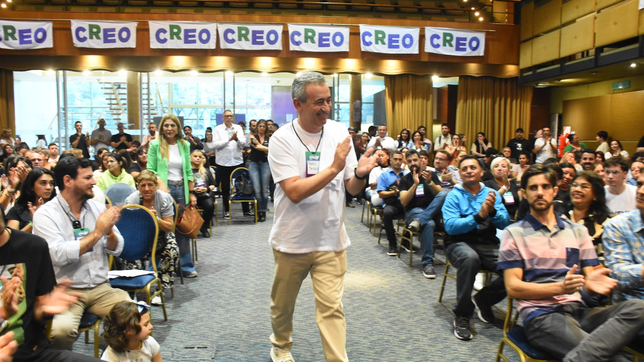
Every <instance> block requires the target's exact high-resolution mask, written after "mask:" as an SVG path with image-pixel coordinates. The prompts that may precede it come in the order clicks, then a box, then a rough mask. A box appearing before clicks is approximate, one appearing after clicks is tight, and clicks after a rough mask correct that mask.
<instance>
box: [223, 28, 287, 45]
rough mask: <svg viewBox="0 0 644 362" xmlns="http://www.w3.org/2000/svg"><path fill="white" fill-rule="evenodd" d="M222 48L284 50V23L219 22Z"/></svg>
mask: <svg viewBox="0 0 644 362" xmlns="http://www.w3.org/2000/svg"><path fill="white" fill-rule="evenodd" d="M217 28H218V29H219V44H220V46H221V48H222V49H239V50H282V29H283V26H282V25H253V24H219V25H218V26H217Z"/></svg>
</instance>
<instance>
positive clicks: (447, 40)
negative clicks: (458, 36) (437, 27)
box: [443, 33, 454, 48]
mask: <svg viewBox="0 0 644 362" xmlns="http://www.w3.org/2000/svg"><path fill="white" fill-rule="evenodd" d="M452 40H454V34H452V33H443V46H444V47H446V46H448V45H449V47H450V48H453V47H454V46H453V45H452Z"/></svg>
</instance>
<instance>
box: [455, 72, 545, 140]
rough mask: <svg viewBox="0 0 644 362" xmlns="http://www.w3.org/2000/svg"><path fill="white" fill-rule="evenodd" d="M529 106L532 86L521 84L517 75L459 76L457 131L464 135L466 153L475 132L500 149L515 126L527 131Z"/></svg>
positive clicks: (509, 137) (514, 129) (528, 126)
mask: <svg viewBox="0 0 644 362" xmlns="http://www.w3.org/2000/svg"><path fill="white" fill-rule="evenodd" d="M531 105H532V87H530V86H520V85H519V84H518V81H517V79H516V78H511V79H498V78H491V77H481V78H474V77H460V78H459V80H458V105H457V108H456V133H462V134H465V136H466V137H467V141H466V144H465V147H466V148H467V151H468V152H469V151H470V148H471V147H472V143H473V142H474V141H475V140H476V134H477V133H478V132H484V133H485V135H486V136H487V139H488V141H490V143H492V146H493V147H494V148H496V149H497V150H499V151H502V150H503V147H505V145H506V144H507V143H508V141H509V140H510V139H512V138H514V135H515V131H516V129H517V128H519V127H523V128H524V129H525V131H526V132H529V129H530V107H531Z"/></svg>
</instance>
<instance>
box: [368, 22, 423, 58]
mask: <svg viewBox="0 0 644 362" xmlns="http://www.w3.org/2000/svg"><path fill="white" fill-rule="evenodd" d="M419 33H420V29H419V28H403V27H395V26H371V25H360V50H362V51H363V52H373V53H386V54H418V37H419Z"/></svg>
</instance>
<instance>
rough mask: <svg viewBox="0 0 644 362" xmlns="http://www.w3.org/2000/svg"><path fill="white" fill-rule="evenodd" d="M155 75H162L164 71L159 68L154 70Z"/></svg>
mask: <svg viewBox="0 0 644 362" xmlns="http://www.w3.org/2000/svg"><path fill="white" fill-rule="evenodd" d="M154 75H156V76H157V77H160V76H162V75H163V72H162V71H161V70H159V69H157V70H155V71H154Z"/></svg>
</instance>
